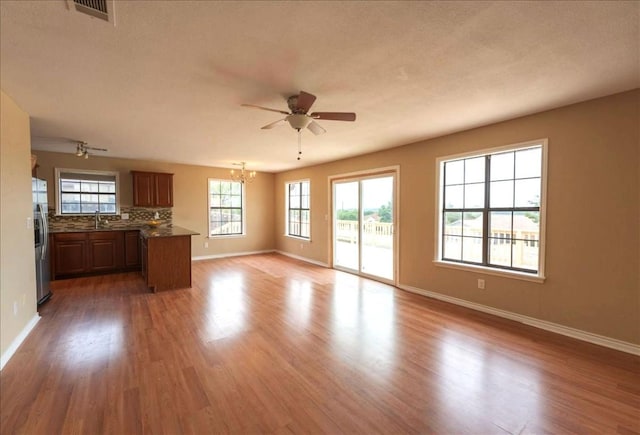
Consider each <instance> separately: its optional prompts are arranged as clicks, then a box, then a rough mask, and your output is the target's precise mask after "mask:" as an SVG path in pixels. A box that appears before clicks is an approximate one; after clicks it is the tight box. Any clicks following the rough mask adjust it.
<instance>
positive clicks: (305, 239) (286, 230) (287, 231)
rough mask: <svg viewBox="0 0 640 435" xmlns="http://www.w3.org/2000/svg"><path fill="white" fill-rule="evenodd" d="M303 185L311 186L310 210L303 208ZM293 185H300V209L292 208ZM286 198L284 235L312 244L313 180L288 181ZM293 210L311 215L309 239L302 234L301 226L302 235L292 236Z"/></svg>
mask: <svg viewBox="0 0 640 435" xmlns="http://www.w3.org/2000/svg"><path fill="white" fill-rule="evenodd" d="M302 183H308V184H309V208H302ZM292 184H300V207H298V208H291V206H290V195H289V190H290V189H289V186H290V185H292ZM284 198H285V206H284V207H285V209H284V211H285V218H284V235H285V237H291V238H294V239H299V240H303V241H307V242H310V241H311V180H310V179H308V178H306V179H302V180H292V181H287V182H285V183H284ZM292 210H294V211H295V210H298V211H299V212H300V214H302V212H303V211H307V212H308V213H309V237H305V236H303V235H301V234H302V225H301V226H300V230H301V231H300V233H301V234H291V233H290V232H289V228H290V227H289V215H290V213H291V211H292ZM301 223H302V222H301Z"/></svg>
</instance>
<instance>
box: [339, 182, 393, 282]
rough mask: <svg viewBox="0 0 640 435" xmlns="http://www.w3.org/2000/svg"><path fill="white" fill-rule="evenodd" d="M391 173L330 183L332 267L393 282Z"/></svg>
mask: <svg viewBox="0 0 640 435" xmlns="http://www.w3.org/2000/svg"><path fill="white" fill-rule="evenodd" d="M394 192H395V174H394V173H389V174H383V175H375V176H367V177H360V178H351V179H346V180H335V181H333V266H334V267H335V268H336V269H343V270H346V271H349V272H355V273H358V274H362V275H369V276H372V277H375V278H378V279H380V280H383V281H389V282H394V281H395V273H394V272H395V257H394V254H395V253H394V247H395V235H394V221H393V220H394V203H395V201H394Z"/></svg>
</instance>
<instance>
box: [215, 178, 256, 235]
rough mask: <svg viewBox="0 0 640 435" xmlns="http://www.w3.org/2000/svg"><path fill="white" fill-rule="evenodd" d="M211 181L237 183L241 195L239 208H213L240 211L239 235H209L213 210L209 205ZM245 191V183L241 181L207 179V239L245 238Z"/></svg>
mask: <svg viewBox="0 0 640 435" xmlns="http://www.w3.org/2000/svg"><path fill="white" fill-rule="evenodd" d="M212 181H216V182H223V183H237V184H239V185H240V195H241V200H240V204H241V206H240V207H215V208H216V209H228V210H236V209H238V208H239V209H240V212H241V213H240V216H241V217H240V219H241V221H240V222H241V230H240V232H239V233H225V234H212V233H211V230H212V228H211V210H212V208H213V206H212V204H211V202H212V201H211V199H212V197H211V195H212V193H211V182H212ZM246 210H247V207H246V190H245V183H242V182H241V181H234V180H229V179H224V178H207V231H208V234H207V238H209V239H217V238H233V237H244V236H246Z"/></svg>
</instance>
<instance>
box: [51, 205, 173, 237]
mask: <svg viewBox="0 0 640 435" xmlns="http://www.w3.org/2000/svg"><path fill="white" fill-rule="evenodd" d="M122 213H128V214H129V219H126V220H123V219H122ZM156 213H158V215H160V218H159V219H155V218H154V216H155V214H156ZM100 219H101V220H102V221H103V223H102V224H101V225H100V228H103V229H118V230H119V229H123V230H126V229H128V228H132V229H138V228H141V227H144V226H146V225H147V224H148V222H149V221H151V220H157V221H158V222H160V226H162V227H166V226H168V225H171V223H172V212H171V209H170V208H143V207H122V208H121V209H120V214H119V215H110V214H101V215H100ZM105 222H106V223H105ZM93 229H95V216H94V215H86V216H61V215H56V210H55V209H49V231H52V232H62V231H74V230H93Z"/></svg>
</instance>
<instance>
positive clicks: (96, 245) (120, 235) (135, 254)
mask: <svg viewBox="0 0 640 435" xmlns="http://www.w3.org/2000/svg"><path fill="white" fill-rule="evenodd" d="M138 238H139V231H138V230H129V231H122V230H112V231H86V232H83V231H78V232H69V233H53V234H51V236H50V246H51V254H52V259H51V260H52V261H51V263H52V270H51V276H52V279H59V278H71V277H74V276H81V275H92V274H94V275H95V274H100V273H112V272H124V271H127V270H139V269H140V250H139V247H138V243H139V241H138Z"/></svg>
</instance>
